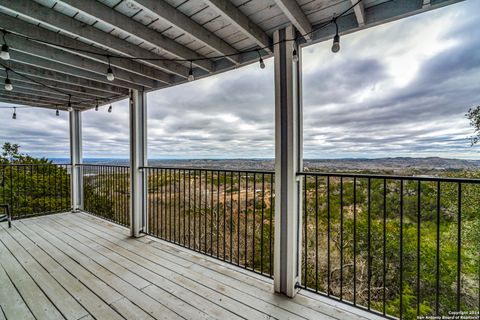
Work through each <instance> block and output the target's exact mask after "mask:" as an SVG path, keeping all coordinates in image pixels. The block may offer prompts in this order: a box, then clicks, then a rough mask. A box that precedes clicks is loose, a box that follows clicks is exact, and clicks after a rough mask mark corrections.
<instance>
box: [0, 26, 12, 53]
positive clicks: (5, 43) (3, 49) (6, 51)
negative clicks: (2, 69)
mask: <svg viewBox="0 0 480 320" xmlns="http://www.w3.org/2000/svg"><path fill="white" fill-rule="evenodd" d="M0 58H2V59H3V60H10V53H9V52H8V45H7V41H6V40H5V31H4V32H3V45H2V51H1V52H0Z"/></svg>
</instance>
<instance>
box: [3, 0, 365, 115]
mask: <svg viewBox="0 0 480 320" xmlns="http://www.w3.org/2000/svg"><path fill="white" fill-rule="evenodd" d="M362 1H363V0H358V1H357V2H355V3H354V4H352V5H351V6H350V7H349V8H347V9H346V10H344V11H343V12H342V13H341V14H339V15H338V16H337V17H333V18H332V19H331V20H329V21H326V22H325V23H323V24H321V25H319V26H317V27H316V28H315V29H313V30H312V31H310V32H308V33H306V34H298V35H297V36H296V37H295V38H294V39H287V40H280V41H278V42H276V43H273V44H271V45H268V46H265V47H261V48H254V49H249V50H244V51H241V52H236V53H232V54H227V55H218V56H210V57H208V58H207V57H205V58H196V59H188V60H187V59H169V58H162V57H159V58H151V57H138V56H137V57H127V56H122V55H112V54H110V53H107V54H104V53H99V52H98V51H92V50H85V49H78V48H73V47H69V46H65V45H61V44H58V43H54V42H49V41H45V40H42V39H36V38H31V37H27V36H23V35H20V34H16V33H12V35H14V36H16V37H20V38H23V39H25V40H27V41H34V42H39V43H43V44H47V45H51V46H55V47H60V48H64V49H67V50H72V51H77V52H84V53H89V54H93V55H97V56H102V57H105V58H107V60H108V68H107V73H106V77H107V80H108V81H113V80H114V79H115V75H114V73H113V70H112V67H111V63H110V60H111V58H112V57H113V58H115V59H126V60H131V61H135V60H146V61H171V62H190V70H189V72H188V77H187V79H188V81H193V80H195V77H194V75H193V62H194V61H203V60H212V59H213V60H216V59H221V58H228V57H231V56H238V55H242V54H247V53H253V52H255V51H256V52H257V54H258V56H259V60H258V61H259V64H260V68H261V69H265V62H264V61H263V58H262V55H261V53H260V50H263V49H268V48H270V47H271V46H273V45H277V44H280V43H284V42H289V41H294V42H295V44H296V42H297V39H300V38H306V37H307V36H309V35H311V34H313V33H315V32H318V31H320V30H322V29H324V28H326V27H328V26H329V25H330V24H332V23H333V24H335V31H336V32H335V36H334V38H333V45H332V51H333V52H338V51H340V35H339V30H338V24H337V19H338V18H340V17H343V16H344V15H346V14H347V13H348V12H349V11H350V10H352V9H353V8H354V7H355V6H357V5H358V4H359V3H360V2H362ZM1 31H2V32H3V42H4V43H3V45H2V47H1V49H2V50H1V52H0V58H1V59H3V60H9V59H10V54H9V47H8V45H7V43H6V40H5V34H7V33H10V32H8V31H7V30H1ZM292 60H293V62H295V63H296V62H298V61H299V55H298V52H297V49H296V48H295V47H294V49H293V52H292ZM0 66H3V67H4V68H5V70H6V71H7V79H6V80H5V90H7V91H11V90H13V86H12V83H11V81H10V79H9V78H8V70H10V71H12V72H14V73H15V74H17V75H18V76H20V77H23V78H25V79H28V80H30V81H33V82H35V83H37V84H39V85H41V86H44V87H45V88H48V89H50V90H52V91H56V92H59V93H61V94H64V95H67V93H66V92H65V91H62V90H59V89H58V88H55V87H53V86H49V85H46V84H44V83H42V82H40V81H38V80H36V79H32V78H30V77H27V76H25V75H24V74H21V73H17V72H16V71H15V70H12V69H10V68H8V67H7V66H5V65H3V64H2V63H0ZM68 96H69V102H68V110H69V111H73V108H72V106H71V95H70V94H68ZM118 97H119V96H118V95H114V96H112V97H108V98H105V99H104V100H105V101H109V100H111V99H114V98H118ZM93 100H94V99H83V100H79V101H78V103H84V102H91V101H93ZM97 100H98V99H97ZM102 100H103V99H102ZM95 110H98V101H97V104H96V106H95ZM108 110H109V112H111V111H112V106H111V105H110V107H109V109H108Z"/></svg>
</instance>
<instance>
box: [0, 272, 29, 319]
mask: <svg viewBox="0 0 480 320" xmlns="http://www.w3.org/2000/svg"><path fill="white" fill-rule="evenodd" d="M0 283H1V284H2V287H1V290H0V306H1V307H2V310H3V312H4V313H5V315H6V317H7V318H8V319H25V320H29V319H32V320H34V319H35V318H34V316H33V315H32V313H31V312H30V310H29V309H28V307H27V305H26V304H25V302H24V301H23V299H22V297H21V296H20V294H19V293H18V291H17V289H15V287H14V285H13V283H12V282H11V281H10V279H9V278H8V275H7V273H6V272H5V270H4V269H3V265H0Z"/></svg>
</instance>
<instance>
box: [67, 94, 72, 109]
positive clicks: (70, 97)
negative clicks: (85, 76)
mask: <svg viewBox="0 0 480 320" xmlns="http://www.w3.org/2000/svg"><path fill="white" fill-rule="evenodd" d="M68 111H70V112H72V111H73V108H72V95H71V94H69V95H68Z"/></svg>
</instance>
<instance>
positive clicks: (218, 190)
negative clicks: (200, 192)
mask: <svg viewBox="0 0 480 320" xmlns="http://www.w3.org/2000/svg"><path fill="white" fill-rule="evenodd" d="M216 217H217V233H216V235H217V254H216V255H215V256H216V257H217V258H220V254H219V253H218V250H219V241H220V171H217V214H216Z"/></svg>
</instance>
